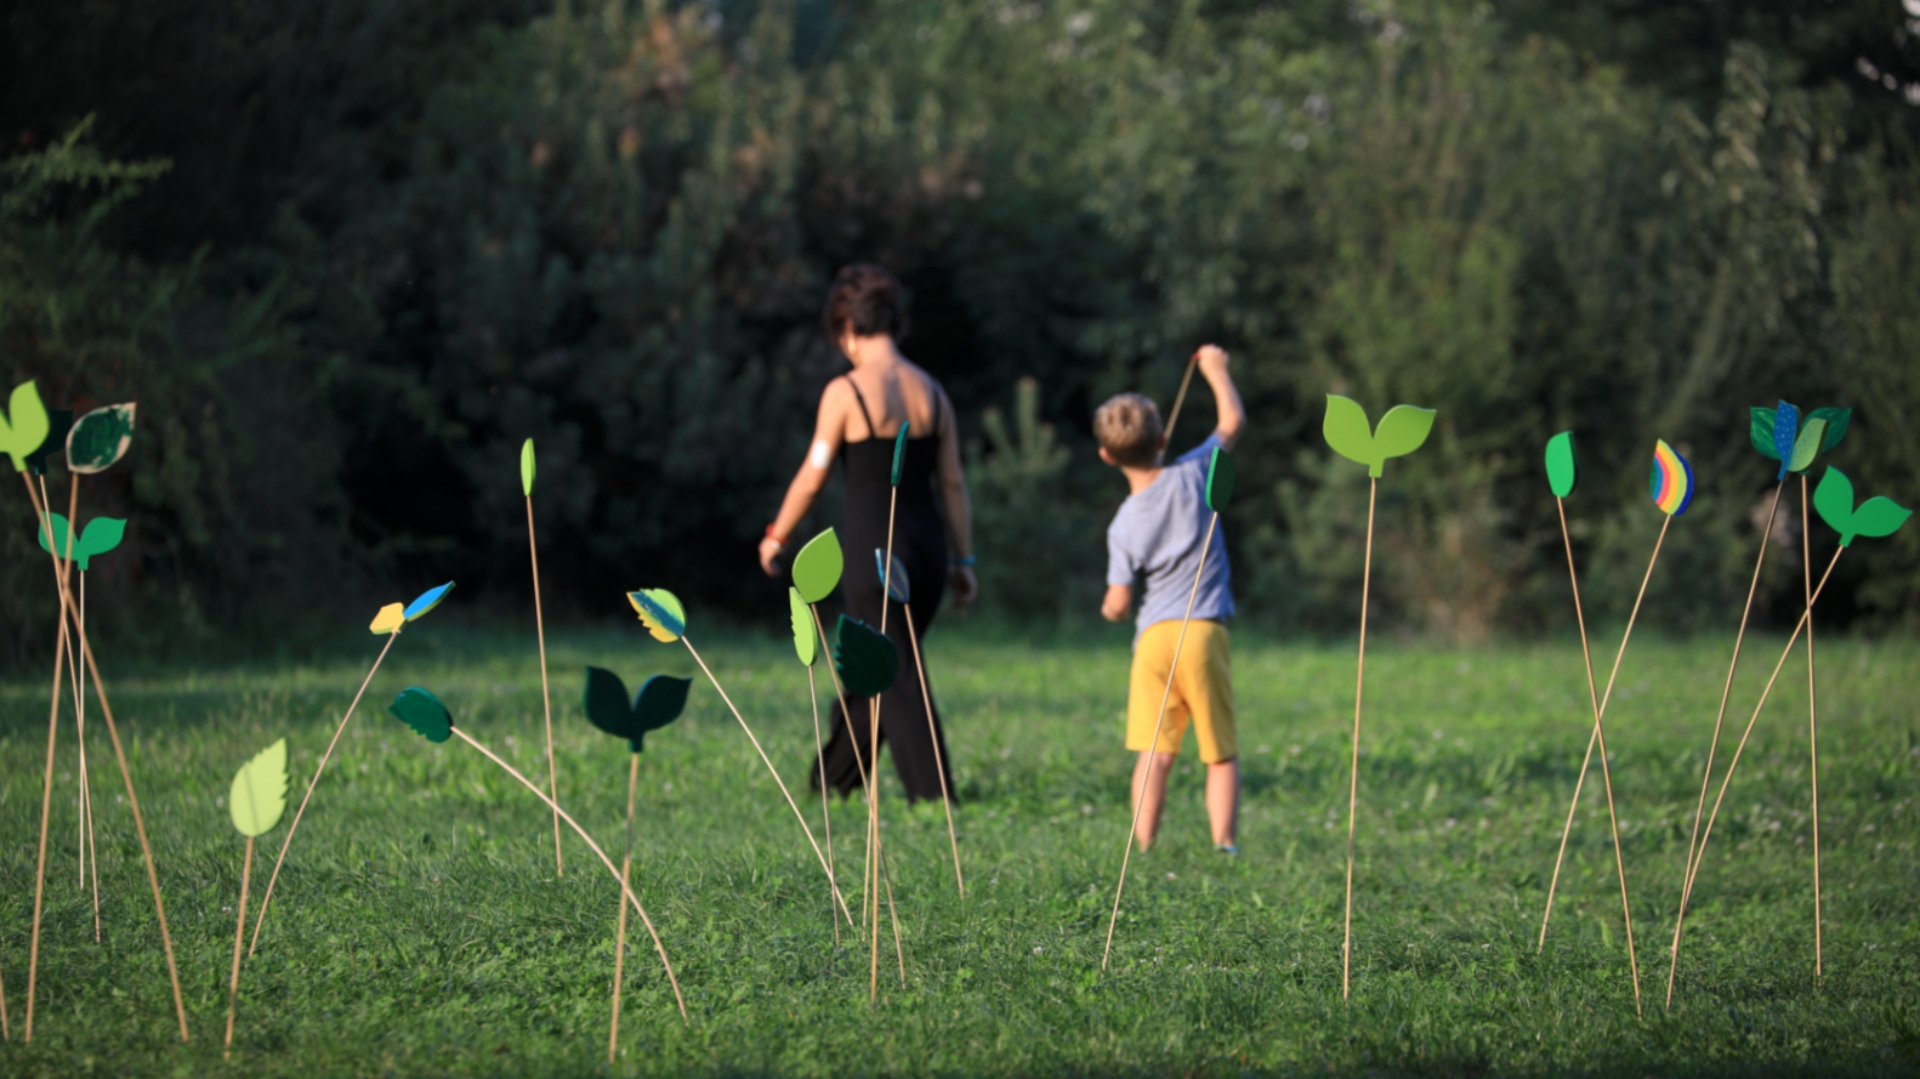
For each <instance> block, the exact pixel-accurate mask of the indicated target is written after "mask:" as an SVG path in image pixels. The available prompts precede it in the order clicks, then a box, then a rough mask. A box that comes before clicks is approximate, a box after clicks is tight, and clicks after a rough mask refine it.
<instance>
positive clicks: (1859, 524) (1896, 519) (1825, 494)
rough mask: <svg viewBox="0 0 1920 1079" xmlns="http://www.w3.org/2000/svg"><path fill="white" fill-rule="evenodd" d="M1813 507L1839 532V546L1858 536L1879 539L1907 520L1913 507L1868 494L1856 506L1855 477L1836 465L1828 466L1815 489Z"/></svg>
mask: <svg viewBox="0 0 1920 1079" xmlns="http://www.w3.org/2000/svg"><path fill="white" fill-rule="evenodd" d="M1813 508H1814V509H1816V510H1818V511H1819V512H1820V518H1821V520H1824V521H1826V522H1827V526H1828V527H1829V528H1832V529H1833V530H1834V531H1835V532H1838V533H1840V546H1842V547H1849V546H1852V544H1853V541H1854V539H1855V538H1856V537H1859V536H1865V537H1867V538H1868V539H1880V538H1882V537H1885V536H1891V535H1893V534H1894V533H1895V532H1897V531H1899V530H1900V526H1901V525H1904V524H1906V523H1907V518H1909V517H1911V516H1913V511H1912V510H1909V509H1907V508H1906V507H1904V506H1902V505H1900V504H1899V503H1897V502H1895V501H1894V500H1893V499H1891V498H1886V497H1879V498H1869V499H1867V500H1866V501H1865V502H1863V503H1861V505H1860V508H1859V509H1854V508H1853V481H1852V480H1850V479H1848V478H1847V475H1846V473H1844V472H1842V471H1840V470H1839V469H1837V468H1828V469H1827V474H1826V475H1825V476H1822V477H1821V478H1820V485H1819V486H1818V487H1816V488H1814V491H1813Z"/></svg>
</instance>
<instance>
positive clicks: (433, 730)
mask: <svg viewBox="0 0 1920 1079" xmlns="http://www.w3.org/2000/svg"><path fill="white" fill-rule="evenodd" d="M387 711H389V712H392V713H393V714H394V716H395V717H396V718H398V719H399V720H400V722H402V723H405V724H406V725H407V726H409V727H412V728H413V729H414V731H415V732H416V733H418V734H419V735H420V737H422V738H425V739H426V740H427V741H429V742H434V743H439V742H444V741H446V740H447V739H449V738H452V737H453V713H452V712H449V711H447V706H446V705H445V704H443V703H441V701H440V698H438V697H436V696H434V695H433V694H431V693H429V692H427V691H426V690H424V689H421V688H420V687H419V686H408V687H407V688H406V689H403V690H401V691H400V695H399V696H397V697H395V698H394V699H393V703H392V704H389V705H387Z"/></svg>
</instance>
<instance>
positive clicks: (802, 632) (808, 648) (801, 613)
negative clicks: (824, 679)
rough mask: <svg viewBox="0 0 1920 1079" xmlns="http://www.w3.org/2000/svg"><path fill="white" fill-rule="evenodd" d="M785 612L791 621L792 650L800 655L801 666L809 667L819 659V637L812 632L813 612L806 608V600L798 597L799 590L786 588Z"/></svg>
mask: <svg viewBox="0 0 1920 1079" xmlns="http://www.w3.org/2000/svg"><path fill="white" fill-rule="evenodd" d="M787 614H788V616H789V617H790V619H791V621H792V622H793V652H794V654H795V655H797V656H799V657H800V663H801V664H802V665H803V666H807V667H811V666H813V665H814V664H815V663H818V662H819V661H820V638H819V636H818V635H817V634H815V633H814V632H813V612H812V611H811V610H809V609H808V608H807V601H806V600H803V599H801V598H800V590H799V589H798V588H793V587H791V586H789V587H788V588H787Z"/></svg>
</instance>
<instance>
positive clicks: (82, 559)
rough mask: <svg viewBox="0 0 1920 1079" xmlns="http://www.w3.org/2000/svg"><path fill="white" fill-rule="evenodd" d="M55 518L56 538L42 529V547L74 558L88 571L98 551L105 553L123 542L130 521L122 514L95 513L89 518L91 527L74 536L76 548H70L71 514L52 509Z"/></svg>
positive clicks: (88, 523) (54, 530) (88, 524)
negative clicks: (68, 529)
mask: <svg viewBox="0 0 1920 1079" xmlns="http://www.w3.org/2000/svg"><path fill="white" fill-rule="evenodd" d="M48 516H49V517H51V518H53V520H52V528H53V542H52V543H49V542H47V534H46V532H44V531H42V532H41V533H40V549H41V550H43V551H53V552H54V553H55V554H57V555H58V556H59V557H61V558H71V559H72V560H73V564H74V565H75V566H77V567H79V568H80V570H81V572H85V571H86V570H88V569H89V568H91V566H92V562H93V558H94V556H95V555H103V554H106V553H107V552H108V551H111V550H113V549H114V548H115V547H118V546H120V540H121V539H122V538H123V537H124V536H125V535H126V534H127V522H125V521H123V520H121V519H120V518H118V517H95V518H94V519H93V520H91V521H88V522H87V527H86V529H85V530H84V531H82V532H80V534H79V535H78V536H76V537H75V538H74V541H73V550H72V551H71V552H68V551H67V550H66V545H67V518H66V515H65V514H62V513H51V514H48Z"/></svg>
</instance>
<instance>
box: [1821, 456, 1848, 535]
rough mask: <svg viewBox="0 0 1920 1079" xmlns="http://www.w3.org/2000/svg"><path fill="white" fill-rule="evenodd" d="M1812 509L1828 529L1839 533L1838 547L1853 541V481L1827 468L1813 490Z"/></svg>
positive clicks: (1830, 467)
mask: <svg viewBox="0 0 1920 1079" xmlns="http://www.w3.org/2000/svg"><path fill="white" fill-rule="evenodd" d="M1813 508H1814V510H1815V511H1816V512H1818V513H1819V514H1820V519H1821V520H1823V521H1825V522H1827V527H1828V528H1831V529H1833V530H1834V531H1835V532H1838V533H1840V546H1842V547H1845V546H1846V545H1847V544H1849V543H1851V542H1852V541H1853V481H1852V480H1850V479H1848V478H1847V474H1846V473H1845V472H1842V471H1840V470H1839V469H1837V468H1834V467H1832V466H1828V468H1827V474H1826V475H1824V476H1822V477H1820V483H1819V484H1818V485H1817V486H1816V487H1814V489H1813Z"/></svg>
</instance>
